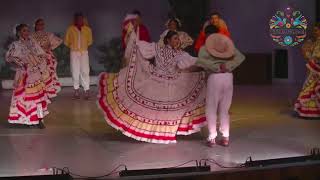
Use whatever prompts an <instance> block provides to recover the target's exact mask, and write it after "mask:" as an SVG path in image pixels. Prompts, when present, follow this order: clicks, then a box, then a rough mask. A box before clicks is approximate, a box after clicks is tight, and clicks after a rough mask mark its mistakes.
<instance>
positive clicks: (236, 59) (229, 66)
mask: <svg viewBox="0 0 320 180" xmlns="http://www.w3.org/2000/svg"><path fill="white" fill-rule="evenodd" d="M245 59H246V57H245V56H244V55H243V54H242V53H241V52H240V51H239V50H238V49H235V54H234V56H233V57H232V59H231V60H229V61H226V62H225V68H226V70H227V71H228V72H232V71H233V70H234V69H235V68H237V67H238V66H239V65H240V64H241V63H242V62H243V61H244V60H245Z"/></svg>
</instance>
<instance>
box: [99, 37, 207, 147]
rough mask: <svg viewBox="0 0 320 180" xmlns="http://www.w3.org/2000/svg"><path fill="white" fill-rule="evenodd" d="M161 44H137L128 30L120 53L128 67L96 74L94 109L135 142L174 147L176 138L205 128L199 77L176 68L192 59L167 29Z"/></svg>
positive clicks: (201, 74) (202, 81)
mask: <svg viewBox="0 0 320 180" xmlns="http://www.w3.org/2000/svg"><path fill="white" fill-rule="evenodd" d="M164 42H165V44H166V45H165V46H164V47H160V46H159V45H158V44H156V43H148V42H145V41H140V40H139V38H138V37H137V35H136V33H135V32H134V31H133V32H132V33H131V35H130V38H129V43H128V46H127V49H126V53H125V54H126V57H127V58H128V59H129V65H128V66H127V67H125V68H123V69H122V70H121V71H120V72H119V73H118V74H108V73H102V74H101V75H100V81H99V85H100V86H99V93H100V94H99V96H98V98H99V99H98V105H99V106H100V108H101V109H102V111H103V112H104V114H105V120H106V121H107V123H108V124H110V125H111V126H112V127H114V128H115V129H118V130H120V131H121V132H122V133H123V134H124V135H126V136H128V137H131V138H134V139H136V140H139V141H145V142H150V143H165V144H168V143H175V142H176V135H188V134H191V133H194V132H198V131H199V130H200V127H202V126H203V125H205V112H204V108H205V80H206V79H205V74H204V72H194V73H183V72H181V70H180V69H179V68H178V66H177V64H178V62H179V61H184V60H185V59H190V58H191V59H193V58H194V57H191V56H190V55H189V54H187V53H186V52H184V51H182V50H180V48H179V45H180V40H179V36H178V33H177V32H175V31H169V32H168V33H167V35H166V37H165V38H164ZM151 59H154V64H152V63H150V61H149V60H151Z"/></svg>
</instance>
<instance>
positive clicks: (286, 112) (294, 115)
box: [280, 109, 320, 121]
mask: <svg viewBox="0 0 320 180" xmlns="http://www.w3.org/2000/svg"><path fill="white" fill-rule="evenodd" d="M280 114H281V115H288V116H290V117H292V118H293V119H298V120H311V121H314V120H320V118H319V117H302V116H299V114H298V113H297V112H295V111H293V110H291V109H287V110H283V111H280Z"/></svg>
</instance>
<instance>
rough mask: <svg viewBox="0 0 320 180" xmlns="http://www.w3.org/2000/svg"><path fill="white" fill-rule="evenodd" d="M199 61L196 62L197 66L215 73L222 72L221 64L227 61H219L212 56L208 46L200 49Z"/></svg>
mask: <svg viewBox="0 0 320 180" xmlns="http://www.w3.org/2000/svg"><path fill="white" fill-rule="evenodd" d="M198 56H199V57H198V61H197V62H196V65H197V66H200V67H202V68H204V69H206V70H209V71H212V72H214V73H219V72H221V68H220V67H221V64H223V63H224V62H225V61H218V60H216V59H214V57H212V56H211V55H210V54H209V53H208V51H207V50H206V48H205V47H204V46H202V48H200V51H199V55H198Z"/></svg>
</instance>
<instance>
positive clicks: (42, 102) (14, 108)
mask: <svg viewBox="0 0 320 180" xmlns="http://www.w3.org/2000/svg"><path fill="white" fill-rule="evenodd" d="M16 34H17V37H18V40H17V41H15V42H13V43H12V44H11V45H10V46H9V50H8V52H7V53H6V61H7V62H9V63H11V64H12V65H13V66H14V67H15V69H16V76H15V80H14V91H13V95H12V99H11V106H10V113H9V118H8V121H9V123H13V124H25V125H38V126H39V128H44V126H43V124H42V119H43V118H44V116H45V115H47V114H48V110H47V106H48V104H49V103H50V100H49V99H48V96H47V93H46V89H45V88H46V84H48V82H50V81H51V79H50V74H49V71H48V67H47V63H46V58H47V55H46V53H45V52H44V51H43V50H42V48H41V47H40V46H39V44H38V43H37V42H36V41H34V40H33V39H31V38H30V37H29V27H28V26H27V25H26V24H20V25H18V26H17V27H16Z"/></svg>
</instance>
